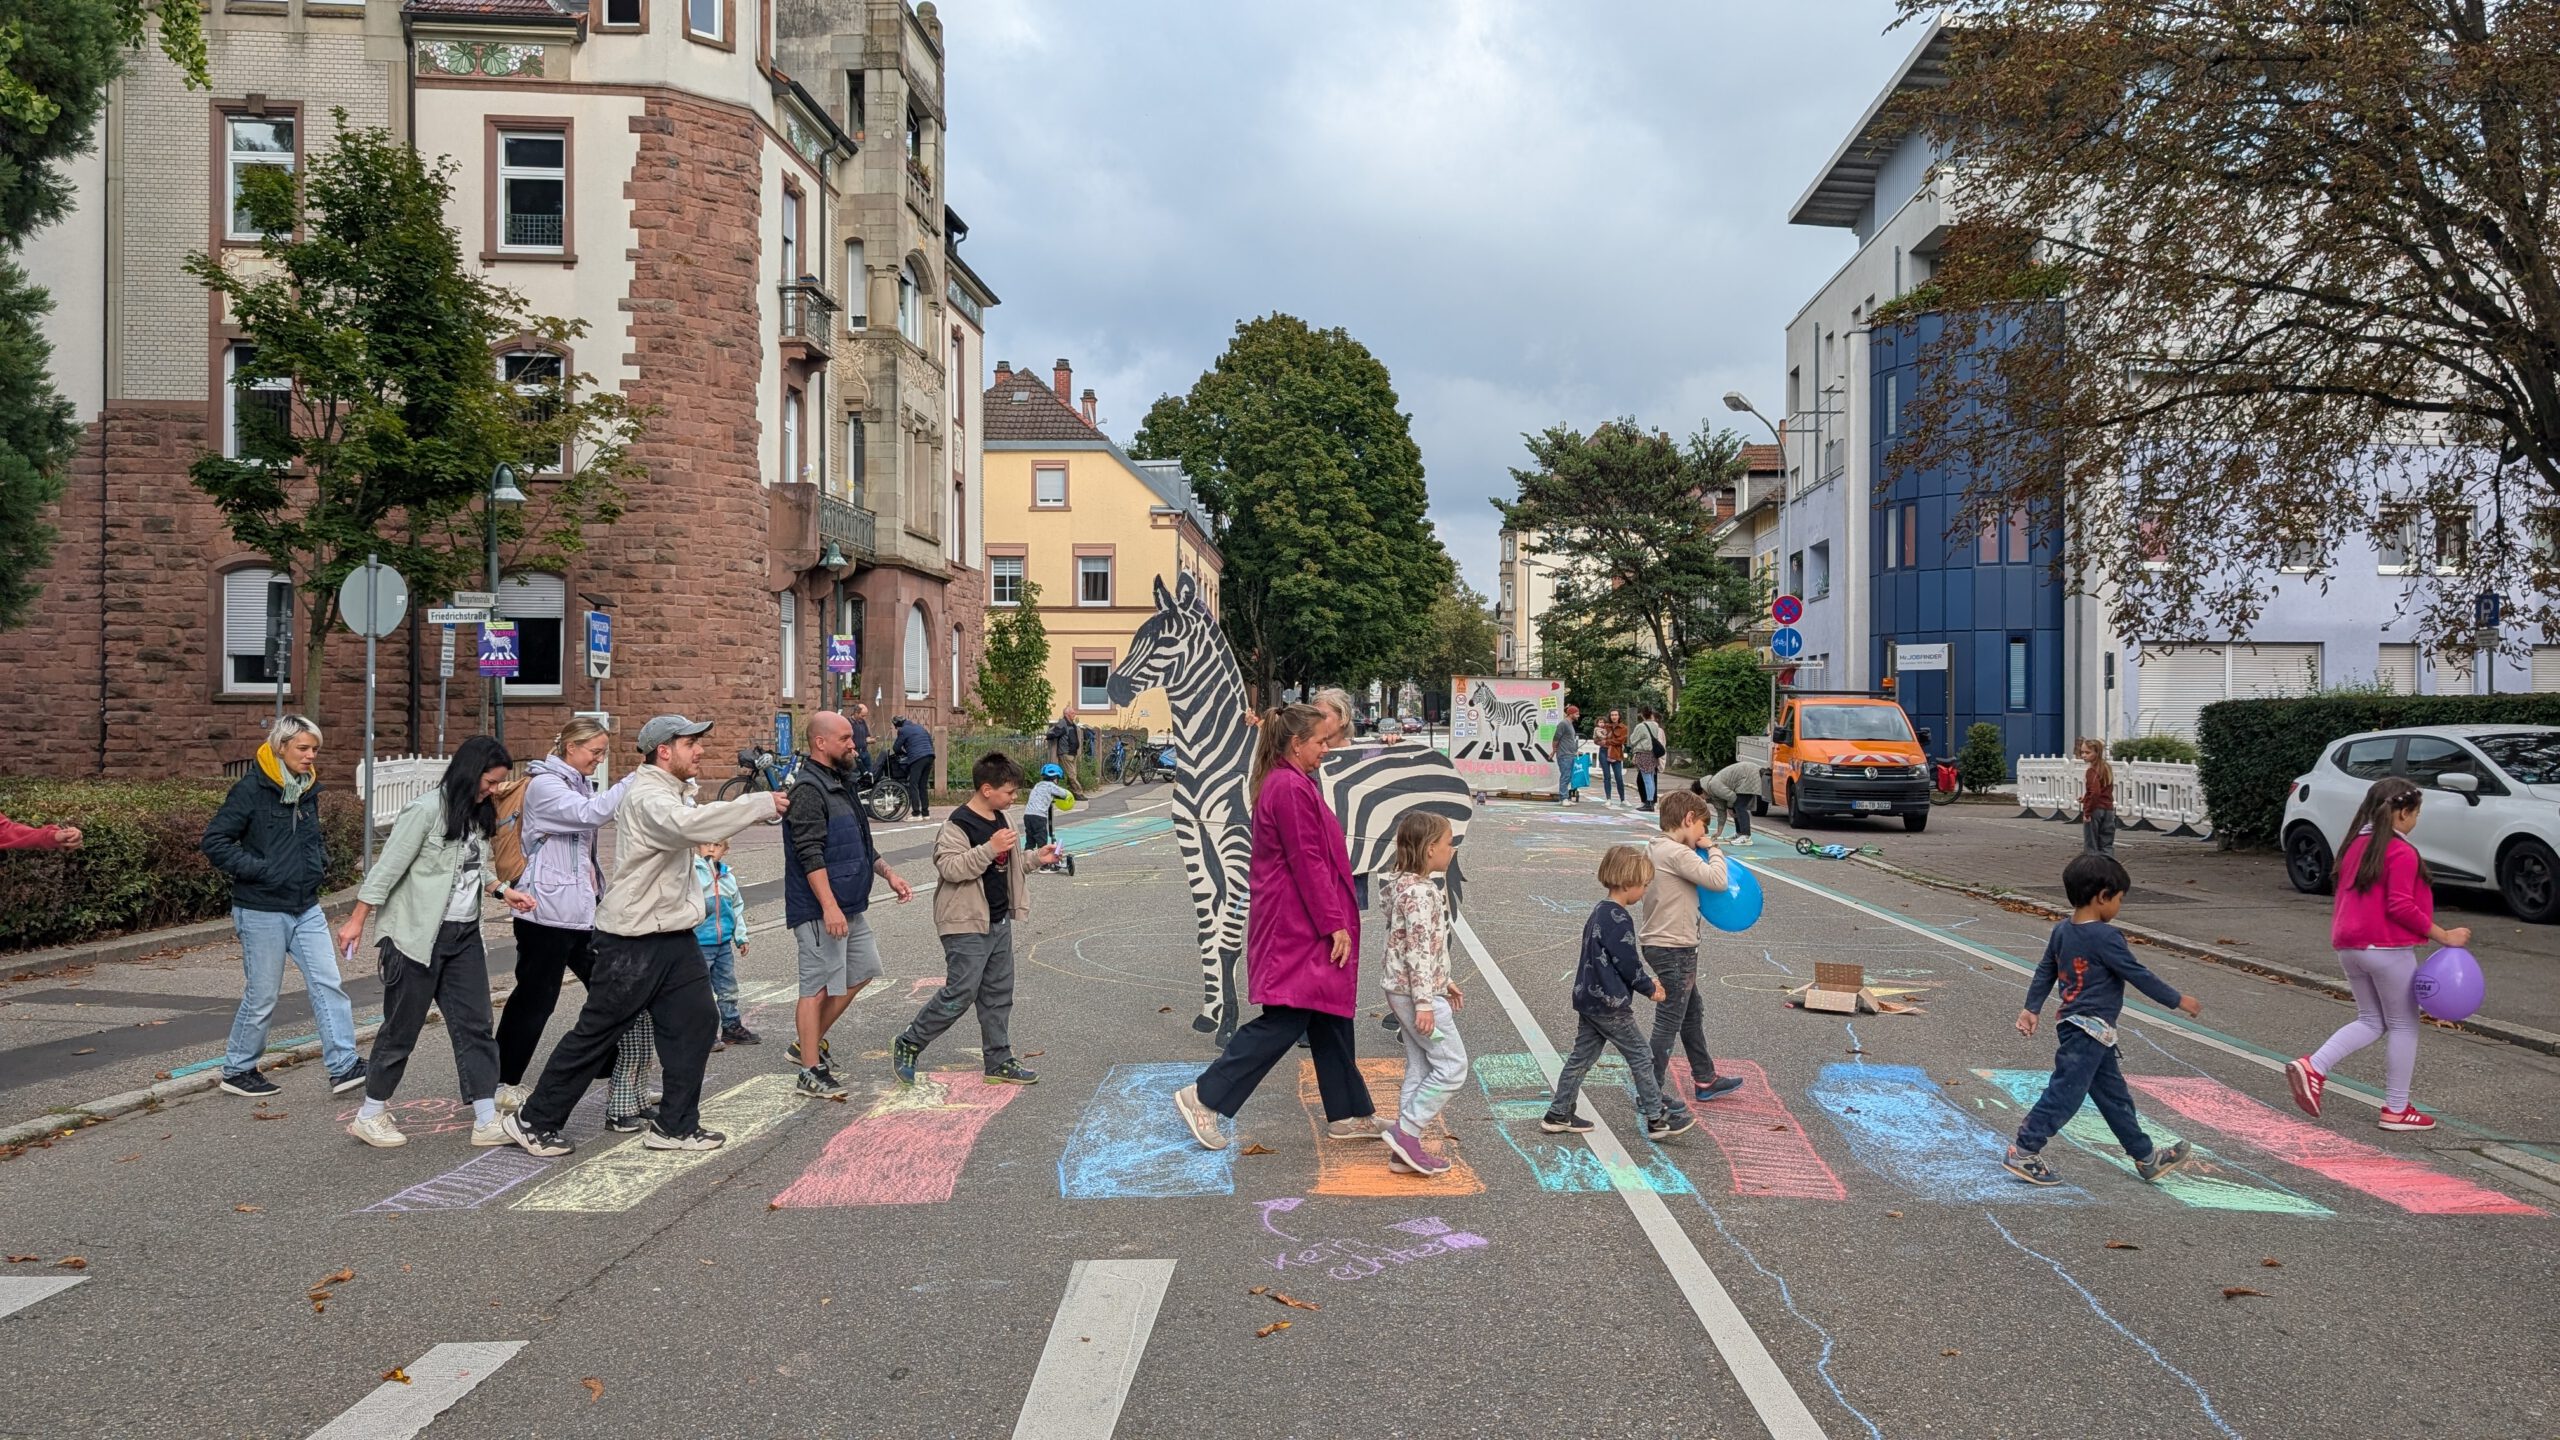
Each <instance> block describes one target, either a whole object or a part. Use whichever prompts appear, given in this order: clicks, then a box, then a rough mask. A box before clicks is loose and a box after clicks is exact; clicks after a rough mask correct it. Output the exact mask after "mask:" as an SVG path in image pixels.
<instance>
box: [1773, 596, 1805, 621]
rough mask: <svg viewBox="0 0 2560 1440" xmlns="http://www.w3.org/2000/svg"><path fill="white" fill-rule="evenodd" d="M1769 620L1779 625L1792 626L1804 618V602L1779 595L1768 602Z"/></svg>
mask: <svg viewBox="0 0 2560 1440" xmlns="http://www.w3.org/2000/svg"><path fill="white" fill-rule="evenodd" d="M1769 618H1770V619H1772V620H1775V621H1777V622H1778V623H1779V624H1781V625H1793V624H1794V623H1796V622H1797V621H1799V620H1801V619H1803V618H1804V602H1803V601H1801V600H1799V599H1797V598H1796V597H1794V596H1793V595H1781V596H1779V597H1778V598H1777V599H1775V600H1772V601H1770V602H1769Z"/></svg>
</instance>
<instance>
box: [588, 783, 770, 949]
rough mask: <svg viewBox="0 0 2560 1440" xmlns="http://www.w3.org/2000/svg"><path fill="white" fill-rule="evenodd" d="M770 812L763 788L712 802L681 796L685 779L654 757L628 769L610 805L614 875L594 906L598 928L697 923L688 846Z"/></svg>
mask: <svg viewBox="0 0 2560 1440" xmlns="http://www.w3.org/2000/svg"><path fill="white" fill-rule="evenodd" d="M772 818H773V797H772V796H771V795H768V794H765V793H763V792H761V791H759V792H757V793H756V794H753V795H741V796H739V797H738V798H737V799H735V800H722V801H718V802H716V803H714V804H710V805H687V804H685V803H684V782H683V781H681V780H678V779H677V778H676V777H674V776H673V775H670V774H668V773H667V772H666V771H664V770H661V769H659V768H658V767H657V766H655V765H643V766H641V767H640V768H639V769H638V770H635V771H633V772H632V774H631V788H630V789H628V790H625V791H623V792H622V804H621V805H619V806H618V807H616V808H615V810H614V812H613V829H614V864H613V880H612V881H611V883H609V884H607V885H606V886H605V890H604V899H603V900H602V901H601V902H599V903H598V904H597V906H596V929H598V930H600V931H603V932H604V933H605V934H608V935H666V934H672V933H673V932H675V931H678V930H685V931H690V930H691V929H693V927H694V926H696V925H699V924H701V923H702V917H703V914H704V911H703V906H702V888H701V887H700V886H698V885H696V884H694V883H693V847H694V846H696V845H701V844H705V843H707V842H709V841H713V840H726V839H728V838H729V837H730V836H732V835H735V834H737V833H738V832H739V831H741V830H744V829H746V828H747V827H748V826H750V825H753V824H754V823H756V822H757V821H759V820H770V819H772Z"/></svg>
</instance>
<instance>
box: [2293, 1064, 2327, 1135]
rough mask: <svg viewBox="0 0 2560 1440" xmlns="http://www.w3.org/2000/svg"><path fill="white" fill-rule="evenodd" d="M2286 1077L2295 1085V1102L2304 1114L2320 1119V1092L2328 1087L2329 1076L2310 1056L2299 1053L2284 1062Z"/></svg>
mask: <svg viewBox="0 0 2560 1440" xmlns="http://www.w3.org/2000/svg"><path fill="white" fill-rule="evenodd" d="M2284 1078H2285V1083H2286V1084H2288V1085H2291V1086H2292V1087H2293V1103H2294V1104H2296V1105H2299V1106H2301V1107H2302V1113H2303V1114H2305V1115H2308V1116H2310V1117H2311V1118H2312V1119H2314V1120H2317V1119H2319V1118H2320V1092H2321V1091H2322V1090H2325V1089H2327V1088H2328V1086H2329V1077H2328V1076H2326V1075H2323V1074H2321V1073H2320V1067H2319V1066H2317V1065H2314V1064H2312V1063H2311V1057H2310V1056H2308V1055H2299V1056H2296V1057H2294V1058H2293V1059H2291V1060H2287V1061H2286V1062H2284Z"/></svg>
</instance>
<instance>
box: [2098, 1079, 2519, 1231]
mask: <svg viewBox="0 0 2560 1440" xmlns="http://www.w3.org/2000/svg"><path fill="white" fill-rule="evenodd" d="M2125 1079H2126V1080H2128V1081H2129V1082H2131V1083H2132V1085H2133V1088H2135V1089H2136V1090H2139V1091H2141V1092H2142V1093H2143V1094H2145V1095H2147V1096H2149V1097H2151V1098H2152V1099H2154V1100H2157V1101H2159V1102H2160V1103H2161V1104H2163V1105H2166V1106H2168V1107H2169V1108H2170V1109H2172V1110H2175V1111H2177V1112H2178V1113H2179V1114H2181V1115H2184V1116H2185V1117H2187V1118H2188V1119H2190V1120H2193V1121H2194V1122H2196V1123H2197V1124H2199V1125H2206V1126H2210V1127H2212V1128H2213V1129H2216V1130H2219V1131H2221V1132H2222V1133H2223V1134H2225V1135H2228V1136H2230V1137H2231V1138H2233V1139H2235V1140H2239V1141H2243V1142H2245V1143H2247V1144H2250V1145H2255V1146H2256V1147H2258V1148H2259V1149H2261V1150H2264V1151H2266V1152H2267V1153H2268V1154H2270V1155H2273V1156H2274V1157H2276V1158H2277V1159H2279V1160H2282V1161H2284V1162H2286V1163H2287V1164H2291V1165H2299V1166H2301V1167H2302V1168H2303V1169H2305V1170H2308V1171H2310V1172H2311V1173H2312V1174H2314V1175H2319V1176H2323V1177H2326V1178H2327V1179H2331V1180H2335V1181H2336V1182H2338V1183H2339V1184H2341V1185H2344V1186H2346V1187H2347V1188H2348V1189H2350V1190H2361V1191H2363V1192H2364V1193H2365V1194H2367V1195H2371V1196H2373V1197H2374V1198H2375V1199H2377V1200H2382V1201H2385V1202H2387V1203H2389V1204H2392V1205H2397V1206H2399V1207H2400V1208H2401V1209H2403V1210H2406V1211H2408V1212H2409V1213H2410V1214H2412V1215H2540V1214H2543V1213H2544V1212H2543V1211H2542V1210H2540V1209H2539V1208H2537V1207H2535V1206H2532V1205H2527V1204H2526V1203H2524V1202H2523V1201H2521V1200H2517V1199H2513V1198H2511V1197H2509V1196H2505V1195H2501V1194H2499V1193H2498V1192H2497V1191H2495V1190H2491V1189H2489V1188H2488V1187H2486V1186H2483V1185H2475V1184H2473V1183H2472V1182H2470V1181H2468V1180H2465V1179H2463V1178H2462V1177H2460V1176H2458V1175H2448V1174H2446V1173H2445V1172H2443V1171H2441V1170H2438V1169H2436V1168H2435V1167H2434V1166H2432V1165H2428V1164H2424V1163H2422V1162H2420V1161H2416V1160H2410V1159H2405V1158H2403V1157H2401V1156H2398V1155H2394V1154H2392V1153H2391V1152H2390V1151H2388V1150H2384V1149H2382V1148H2380V1147H2379V1146H2374V1145H2368V1144H2366V1143H2364V1142H2363V1141H2361V1140H2350V1139H2348V1138H2347V1137H2346V1136H2344V1135H2339V1134H2335V1133H2333V1132H2331V1131H2327V1130H2323V1129H2321V1128H2320V1127H2319V1126H2317V1125H2311V1124H2306V1123H2305V1122H2303V1121H2300V1120H2296V1119H2294V1118H2293V1117H2292V1116H2290V1115H2286V1114H2284V1113H2283V1112H2281V1111H2279V1110H2277V1109H2275V1108H2274V1107H2273V1106H2270V1105H2267V1104H2264V1103H2262V1102H2260V1101H2258V1100H2256V1099H2253V1098H2251V1097H2250V1096H2247V1095H2244V1094H2242V1093H2240V1092H2239V1091H2237V1090H2234V1089H2232V1088H2231V1087H2230V1086H2228V1085H2225V1084H2223V1083H2222V1082H2221V1081H2219V1080H2207V1079H2205V1078H2203V1077H2201V1076H2186V1075H2128V1076H2126V1077H2125Z"/></svg>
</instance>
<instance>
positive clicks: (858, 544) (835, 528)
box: [818, 494, 879, 560]
mask: <svg viewBox="0 0 2560 1440" xmlns="http://www.w3.org/2000/svg"><path fill="white" fill-rule="evenodd" d="M829 541H833V542H834V543H835V544H836V545H838V546H840V547H842V549H843V550H844V553H845V556H846V558H848V559H853V560H869V559H871V558H873V557H874V556H875V555H877V554H878V553H879V550H878V546H879V522H878V519H877V517H875V516H873V515H872V513H871V512H870V511H868V510H865V509H863V508H862V507H861V506H859V505H856V504H854V503H853V502H852V501H850V500H839V499H837V498H836V497H834V496H833V495H826V494H821V495H820V496H819V497H818V543H819V544H820V545H822V546H823V545H825V544H826V543H828V542H829Z"/></svg>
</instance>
